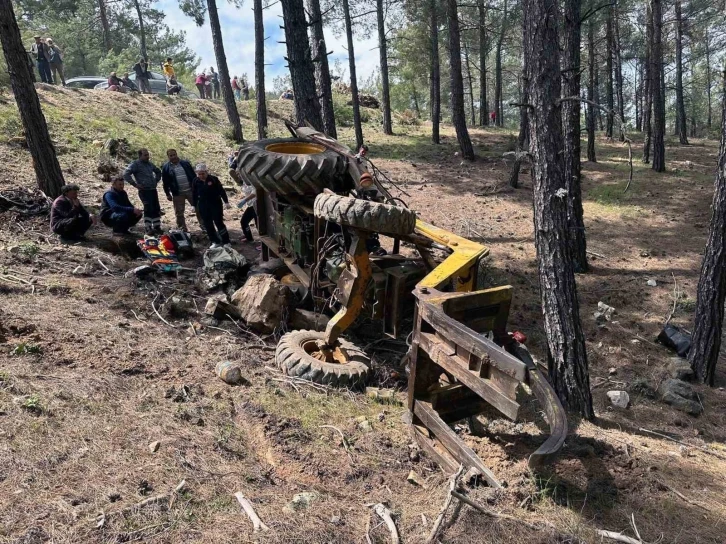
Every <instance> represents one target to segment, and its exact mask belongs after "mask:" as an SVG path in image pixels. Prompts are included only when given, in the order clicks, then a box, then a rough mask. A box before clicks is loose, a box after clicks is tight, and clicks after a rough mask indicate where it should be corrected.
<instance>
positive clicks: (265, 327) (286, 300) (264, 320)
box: [232, 274, 293, 334]
mask: <svg viewBox="0 0 726 544" xmlns="http://www.w3.org/2000/svg"><path fill="white" fill-rule="evenodd" d="M292 300H293V294H292V291H290V289H289V288H288V287H287V286H286V285H283V284H282V283H280V282H279V281H277V280H276V279H275V278H274V277H273V276H270V275H269V274H258V275H256V276H252V277H251V278H249V279H248V280H247V282H246V283H245V284H244V286H243V287H242V288H240V289H238V290H237V291H235V293H234V294H233V295H232V304H234V305H235V306H237V307H238V308H239V309H240V313H241V315H242V319H243V320H244V322H245V323H247V326H248V327H250V328H252V329H254V330H255V331H257V332H261V333H266V334H269V333H272V332H273V331H274V330H275V329H277V328H278V327H279V326H280V324H281V323H283V321H286V320H287V317H288V316H289V312H290V306H291V304H292Z"/></svg>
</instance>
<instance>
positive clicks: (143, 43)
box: [134, 0, 149, 59]
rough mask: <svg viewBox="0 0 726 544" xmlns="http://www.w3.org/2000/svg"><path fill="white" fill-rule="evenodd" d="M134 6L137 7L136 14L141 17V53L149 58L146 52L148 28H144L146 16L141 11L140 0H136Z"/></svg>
mask: <svg viewBox="0 0 726 544" xmlns="http://www.w3.org/2000/svg"><path fill="white" fill-rule="evenodd" d="M134 7H135V8H136V16H137V17H138V18H139V41H140V42H141V49H140V53H141V56H142V57H144V58H145V59H148V58H149V57H148V55H147V54H146V30H145V29H144V16H143V14H142V13H141V5H140V4H139V0H134Z"/></svg>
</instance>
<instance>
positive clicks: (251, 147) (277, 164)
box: [237, 138, 346, 195]
mask: <svg viewBox="0 0 726 544" xmlns="http://www.w3.org/2000/svg"><path fill="white" fill-rule="evenodd" d="M237 171H238V172H239V175H240V177H241V178H242V179H243V180H245V181H247V182H249V183H250V184H251V185H253V186H254V187H256V188H257V189H262V190H264V191H268V192H273V191H274V192H276V193H279V194H281V195H316V194H319V193H322V192H323V190H324V189H329V188H334V187H336V186H338V185H339V184H341V180H342V178H343V176H344V174H345V171H346V163H345V159H344V158H343V157H341V156H340V155H339V154H338V153H336V152H334V151H331V150H329V149H327V148H326V147H324V146H322V145H318V144H315V143H312V142H308V141H306V140H302V139H300V138H273V139H269V140H258V141H256V142H252V143H249V144H246V145H244V146H242V147H241V148H240V151H239V155H238V156H237Z"/></svg>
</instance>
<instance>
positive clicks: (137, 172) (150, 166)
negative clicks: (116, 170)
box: [124, 148, 162, 234]
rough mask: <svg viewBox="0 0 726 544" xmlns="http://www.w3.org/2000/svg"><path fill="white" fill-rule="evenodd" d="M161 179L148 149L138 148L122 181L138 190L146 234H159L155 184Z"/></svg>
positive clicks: (159, 212)
mask: <svg viewBox="0 0 726 544" xmlns="http://www.w3.org/2000/svg"><path fill="white" fill-rule="evenodd" d="M159 180H161V170H159V168H158V167H157V166H156V165H155V164H154V163H153V162H151V156H150V155H149V150H148V149H144V148H142V149H139V158H138V159H136V160H135V161H133V162H132V163H131V164H129V165H128V167H127V168H126V171H125V172H124V181H126V182H127V183H130V184H131V185H133V186H134V187H136V188H137V189H138V190H139V199H140V200H141V202H142V203H143V205H144V230H145V231H146V233H147V234H161V233H162V230H161V206H160V205H159V193H158V192H157V190H156V186H157V185H158V184H159Z"/></svg>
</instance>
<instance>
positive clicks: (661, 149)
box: [651, 0, 666, 172]
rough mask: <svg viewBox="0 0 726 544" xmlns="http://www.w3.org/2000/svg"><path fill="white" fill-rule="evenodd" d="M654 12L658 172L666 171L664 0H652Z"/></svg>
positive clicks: (654, 123)
mask: <svg viewBox="0 0 726 544" xmlns="http://www.w3.org/2000/svg"><path fill="white" fill-rule="evenodd" d="M651 6H652V12H653V50H652V58H651V69H652V73H653V80H652V82H651V83H652V89H651V91H652V94H653V164H652V168H653V170H655V171H656V172H665V130H666V126H665V96H664V86H665V85H664V77H663V5H662V0H651Z"/></svg>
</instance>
